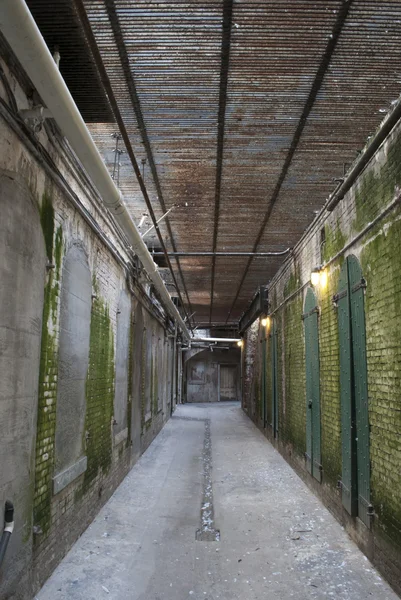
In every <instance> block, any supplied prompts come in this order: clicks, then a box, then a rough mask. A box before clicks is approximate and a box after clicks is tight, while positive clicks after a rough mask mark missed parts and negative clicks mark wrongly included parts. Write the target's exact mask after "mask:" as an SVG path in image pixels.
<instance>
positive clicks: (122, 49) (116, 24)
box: [104, 0, 193, 313]
mask: <svg viewBox="0 0 401 600" xmlns="http://www.w3.org/2000/svg"><path fill="white" fill-rule="evenodd" d="M104 2H105V7H106V10H107V15H108V17H109V21H110V24H111V27H112V30H113V35H114V39H115V42H116V46H117V49H118V53H119V56H120V61H121V65H122V69H123V72H124V76H125V80H126V83H127V86H128V90H129V94H130V100H131V103H132V107H133V109H134V113H135V117H136V120H137V123H138V127H139V130H140V132H141V137H142V142H143V145H144V147H145V152H146V157H147V159H148V162H149V167H150V171H151V173H152V178H153V181H154V184H155V187H156V192H157V195H158V199H159V203H160V207H161V209H162V211H163V213H165V212H166V211H167V209H166V204H165V202H164V197H163V192H162V189H161V185H160V180H159V176H158V173H157V168H156V163H155V160H154V157H153V152H152V147H151V145H150V140H149V136H148V132H147V129H146V125H145V120H144V118H143V114H142V109H141V104H140V100H139V96H138V92H137V89H136V85H135V81H134V77H133V74H132V69H131V64H130V61H129V57H128V52H127V48H126V45H125V41H124V37H123V33H122V30H121V26H120V20H119V18H118V15H117V10H116V3H115V0H104ZM165 223H166V227H167V231H168V234H169V236H170V240H171V247H172V248H173V251H174V252H176V251H177V247H176V245H175V240H174V235H173V232H172V229H171V225H170V221H169V219H168V217H166V219H165ZM154 225H155V229H156V231H157V232H158V231H159V225H158V224H157V223H154ZM159 239H160V238H159ZM175 260H176V263H177V268H178V272H179V274H180V278H181V281H182V286H183V288H184V292H185V295H186V298H187V301H188V307H189V313H192V312H193V311H192V305H191V301H190V299H189V295H188V290H187V286H186V284H185V280H184V275H183V272H182V269H181V264H180V261H179V258H178V257H175Z"/></svg>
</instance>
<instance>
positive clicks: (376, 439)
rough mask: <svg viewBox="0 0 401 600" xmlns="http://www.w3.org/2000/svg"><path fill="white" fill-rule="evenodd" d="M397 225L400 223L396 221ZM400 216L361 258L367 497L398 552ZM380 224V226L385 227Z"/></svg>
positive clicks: (372, 240)
mask: <svg viewBox="0 0 401 600" xmlns="http://www.w3.org/2000/svg"><path fill="white" fill-rule="evenodd" d="M395 219H398V220H395ZM399 219H401V210H400V209H397V211H395V213H393V214H392V215H391V221H392V223H391V225H390V226H389V227H387V226H386V227H385V228H382V229H379V228H376V229H375V230H372V232H371V237H370V239H369V241H368V243H367V244H366V245H365V247H364V249H363V251H362V253H361V265H362V270H363V274H364V277H365V278H366V280H367V288H366V295H365V319H366V349H367V363H368V392H369V421H370V427H371V435H370V455H371V492H372V503H373V506H374V509H375V512H376V513H377V515H378V517H379V518H378V520H377V526H378V527H379V528H382V529H383V530H384V531H385V532H386V534H387V535H388V536H389V537H390V538H391V539H392V541H393V542H394V543H396V544H398V545H399V546H401V469H400V465H401V436H400V432H401V395H400V390H401V344H400V340H401V302H400V298H401V220H399ZM383 225H384V224H382V226H383Z"/></svg>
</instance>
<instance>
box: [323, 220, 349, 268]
mask: <svg viewBox="0 0 401 600" xmlns="http://www.w3.org/2000/svg"><path fill="white" fill-rule="evenodd" d="M324 231H325V243H324V245H323V251H322V258H323V261H324V262H327V261H328V260H330V259H331V258H332V257H333V256H335V255H336V254H337V253H338V252H340V251H341V250H342V249H343V248H344V246H345V244H346V237H345V235H344V234H343V233H342V231H341V228H340V222H339V220H337V223H336V225H335V226H334V227H329V225H328V224H327V223H326V225H325V226H324Z"/></svg>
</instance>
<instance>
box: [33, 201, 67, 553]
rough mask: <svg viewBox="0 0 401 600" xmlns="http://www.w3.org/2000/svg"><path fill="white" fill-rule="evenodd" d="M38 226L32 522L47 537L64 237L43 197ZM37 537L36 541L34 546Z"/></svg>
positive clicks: (53, 453) (53, 456) (52, 211)
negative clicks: (42, 264) (40, 269)
mask: <svg viewBox="0 0 401 600" xmlns="http://www.w3.org/2000/svg"><path fill="white" fill-rule="evenodd" d="M41 224H42V230H43V237H44V240H45V245H46V253H47V258H48V260H49V262H51V263H52V262H55V264H56V269H50V270H49V272H48V275H47V282H46V286H45V290H44V300H43V321H42V342H41V355H40V369H39V387H38V417H37V433H36V449H35V489H34V500H33V522H34V524H35V525H36V526H39V527H40V528H41V530H42V532H43V533H42V537H41V539H42V540H43V535H47V534H48V532H49V530H50V525H51V498H52V476H53V469H54V460H55V430H56V400H57V373H58V343H57V333H56V332H57V323H58V304H59V293H60V275H61V259H62V253H63V235H62V229H61V227H59V228H58V229H57V232H56V234H55V235H54V231H55V226H54V209H53V206H52V202H51V199H50V197H49V196H48V195H46V194H45V195H44V196H43V198H42V205H41ZM37 540H38V538H35V543H36V542H37Z"/></svg>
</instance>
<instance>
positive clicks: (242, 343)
mask: <svg viewBox="0 0 401 600" xmlns="http://www.w3.org/2000/svg"><path fill="white" fill-rule="evenodd" d="M243 345H244V340H239V341H238V342H237V346H239V347H240V348H242V346H243Z"/></svg>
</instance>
